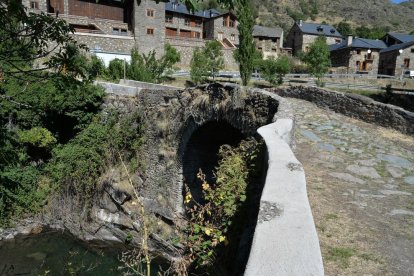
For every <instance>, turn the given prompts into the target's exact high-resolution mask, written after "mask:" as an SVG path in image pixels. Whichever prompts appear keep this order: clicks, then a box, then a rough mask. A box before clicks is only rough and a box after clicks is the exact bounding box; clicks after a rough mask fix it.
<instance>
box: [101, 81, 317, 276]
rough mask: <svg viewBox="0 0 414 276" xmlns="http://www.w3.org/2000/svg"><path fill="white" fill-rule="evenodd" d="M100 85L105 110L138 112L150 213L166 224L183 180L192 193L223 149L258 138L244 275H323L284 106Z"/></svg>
mask: <svg viewBox="0 0 414 276" xmlns="http://www.w3.org/2000/svg"><path fill="white" fill-rule="evenodd" d="M101 85H102V86H104V87H105V89H106V91H107V93H108V95H107V97H106V102H105V109H111V108H115V109H117V110H118V111H121V112H122V113H131V112H135V111H136V110H139V112H141V114H143V116H144V118H145V139H144V140H145V142H144V143H145V144H144V146H143V151H142V154H141V156H142V160H141V162H142V163H143V165H144V167H145V172H144V173H143V175H140V176H139V181H138V182H140V183H141V185H140V188H141V189H140V194H142V196H143V199H142V200H144V201H145V203H146V206H147V208H148V209H149V210H151V212H153V213H155V214H156V215H157V216H158V217H161V218H162V219H163V220H164V221H169V222H170V223H173V222H174V221H175V215H176V214H180V213H182V212H183V181H185V182H186V183H188V184H189V187H190V189H194V190H193V193H194V194H195V195H197V191H195V189H197V187H195V186H192V185H191V183H193V181H194V178H195V175H196V173H197V171H198V169H199V168H201V169H203V171H204V172H207V177H209V175H208V172H211V171H212V169H213V168H214V167H215V166H216V165H217V153H218V149H219V147H220V146H221V145H222V144H233V145H235V144H238V143H239V142H240V141H241V140H242V139H243V138H246V137H251V136H254V137H260V136H262V138H264V140H265V143H266V145H267V159H268V160H267V163H268V170H267V176H266V177H265V179H266V180H265V183H264V188H263V194H262V195H261V200H260V211H259V210H258V215H257V221H256V222H255V224H256V227H255V228H256V229H255V231H252V232H251V234H253V232H254V239H253V242H252V245H251V249H250V245H249V247H248V250H249V249H250V250H249V251H250V255H249V260H248V264H247V266H246V270H245V275H303V274H312V275H322V274H323V266H322V258H321V253H320V249H319V243H318V238H317V235H316V230H315V226H314V223H313V219H312V214H311V211H310V207H309V203H308V199H307V194H306V181H305V176H304V171H303V169H302V166H301V164H300V163H299V162H298V161H297V159H296V158H295V156H294V154H293V153H292V151H291V149H290V143H291V138H292V135H293V116H292V113H291V110H290V109H289V104H288V102H287V101H286V100H284V99H283V98H281V97H279V96H277V95H276V94H274V93H270V92H267V91H264V90H260V89H242V88H240V87H238V86H235V85H231V84H227V85H220V84H216V85H209V86H202V87H198V88H192V89H177V88H174V87H164V86H158V85H149V84H144V83H140V82H132V81H121V85H114V84H109V83H101ZM258 129H259V131H258ZM258 133H259V134H260V136H259V134H258ZM210 177H211V175H210ZM255 207H256V208H258V209H259V206H255ZM249 251H248V252H249ZM247 254H248V253H247Z"/></svg>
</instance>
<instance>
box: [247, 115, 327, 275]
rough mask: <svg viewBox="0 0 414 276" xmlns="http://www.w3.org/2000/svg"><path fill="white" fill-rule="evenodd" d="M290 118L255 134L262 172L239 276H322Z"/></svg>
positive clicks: (314, 232)
mask: <svg viewBox="0 0 414 276" xmlns="http://www.w3.org/2000/svg"><path fill="white" fill-rule="evenodd" d="M293 128H294V122H293V120H292V119H290V118H287V119H282V118H279V119H277V120H276V122H275V123H272V124H269V125H266V126H263V127H261V128H259V129H258V133H259V134H260V135H261V136H262V137H263V139H264V140H265V143H266V146H267V151H268V165H269V167H268V170H267V176H266V181H265V185H264V188H263V192H262V197H261V200H260V211H259V216H258V222H257V225H256V229H255V234H254V238H253V244H252V248H251V250H250V256H249V260H248V263H247V266H246V270H245V275H247V276H250V275H251V276H256V275H281V276H284V275H286V276H287V275H289V276H291V275H298V276H299V275H324V269H323V262H322V254H321V250H320V247H319V240H318V235H317V233H316V228H315V224H314V221H313V216H312V212H311V209H310V205H309V201H308V196H307V191H306V180H305V173H304V171H303V167H302V165H301V164H300V162H299V161H298V160H297V159H296V157H295V155H294V153H293V152H292V150H291V148H290V146H289V144H290V143H291V140H292V138H291V137H292V135H291V132H292V130H293Z"/></svg>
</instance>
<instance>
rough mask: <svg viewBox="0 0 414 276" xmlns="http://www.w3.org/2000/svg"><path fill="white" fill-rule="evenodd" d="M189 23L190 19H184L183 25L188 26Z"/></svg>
mask: <svg viewBox="0 0 414 276" xmlns="http://www.w3.org/2000/svg"><path fill="white" fill-rule="evenodd" d="M190 24H191V21H190V19H188V18H186V19H184V25H185V26H190Z"/></svg>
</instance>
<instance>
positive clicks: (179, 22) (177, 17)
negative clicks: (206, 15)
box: [165, 13, 203, 38]
mask: <svg viewBox="0 0 414 276" xmlns="http://www.w3.org/2000/svg"><path fill="white" fill-rule="evenodd" d="M186 18H187V19H190V26H186V25H185V19H186ZM194 20H199V21H200V22H201V26H200V27H196V26H193V21H194ZM165 27H169V28H175V29H178V34H177V35H178V36H179V35H180V30H181V29H182V30H187V31H193V32H198V33H200V38H201V37H203V20H202V18H199V17H192V16H188V15H184V14H179V13H173V22H172V23H165Z"/></svg>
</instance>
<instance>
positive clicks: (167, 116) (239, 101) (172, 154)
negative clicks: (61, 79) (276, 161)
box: [106, 85, 278, 218]
mask: <svg viewBox="0 0 414 276" xmlns="http://www.w3.org/2000/svg"><path fill="white" fill-rule="evenodd" d="M131 101H132V102H135V104H136V107H135V109H137V110H141V112H142V113H143V114H145V137H144V145H143V147H142V152H141V159H140V161H141V162H142V164H143V165H144V167H145V168H146V169H145V173H144V175H142V179H143V184H142V187H143V188H142V190H141V191H140V194H141V195H142V196H143V197H144V198H146V199H148V200H151V202H152V203H151V207H150V208H151V209H152V211H155V212H157V213H159V214H160V215H162V216H164V217H167V218H170V217H172V215H173V214H174V212H177V211H178V212H180V211H181V208H182V185H183V183H182V182H183V178H182V177H183V176H182V173H183V169H182V158H183V155H184V151H185V149H186V145H187V142H188V141H189V139H190V137H191V135H192V134H193V132H194V131H195V130H196V129H198V128H199V127H200V126H201V125H203V124H204V123H206V122H209V121H216V120H224V121H226V122H228V123H229V124H231V125H232V126H233V127H235V128H236V129H238V130H240V131H241V132H242V133H244V134H246V135H254V134H255V133H256V130H257V128H258V127H260V126H262V125H265V124H267V123H270V122H271V121H272V119H273V115H274V114H275V113H276V111H277V108H278V102H277V101H276V100H273V99H272V98H271V97H268V96H264V95H261V94H258V93H256V92H251V93H247V92H246V91H243V90H239V89H238V88H237V87H235V86H221V85H213V86H209V87H204V88H201V89H189V90H184V91H182V90H181V91H180V90H169V91H166V90H146V89H142V90H141V91H139V92H138V95H137V96H136V97H132V98H131ZM106 106H114V107H119V106H121V107H122V108H124V107H126V105H125V103H124V102H123V101H122V97H121V98H120V97H119V95H116V94H111V95H110V96H108V97H107V99H106ZM128 110H129V112H131V110H130V108H128Z"/></svg>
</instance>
